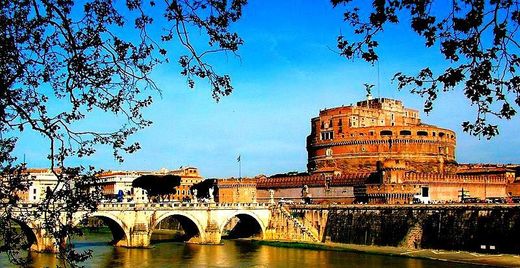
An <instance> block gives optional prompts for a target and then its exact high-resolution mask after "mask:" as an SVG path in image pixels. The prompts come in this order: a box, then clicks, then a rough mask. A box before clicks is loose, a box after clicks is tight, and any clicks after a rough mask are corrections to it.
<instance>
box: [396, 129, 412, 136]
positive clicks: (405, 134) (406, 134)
mask: <svg viewBox="0 0 520 268" xmlns="http://www.w3.org/2000/svg"><path fill="white" fill-rule="evenodd" d="M399 135H403V136H410V135H412V132H411V131H410V130H401V132H399Z"/></svg>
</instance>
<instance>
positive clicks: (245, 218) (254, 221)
mask: <svg viewBox="0 0 520 268" xmlns="http://www.w3.org/2000/svg"><path fill="white" fill-rule="evenodd" d="M235 217H236V218H238V219H239V222H238V224H242V226H238V224H237V226H235V228H236V227H238V228H244V227H246V228H250V227H253V228H255V227H256V229H257V231H258V232H259V233H254V232H256V230H255V229H252V230H251V229H249V230H245V231H246V232H248V231H249V232H250V234H251V235H260V236H261V237H263V236H264V233H265V229H266V225H265V224H264V222H263V221H262V220H260V218H259V217H258V215H256V214H255V213H253V212H251V211H235V212H233V213H232V214H231V215H230V216H228V217H226V218H225V220H224V221H223V222H222V223H221V225H220V226H219V230H220V233H223V232H224V228H225V227H226V225H227V224H228V223H229V222H230V221H231V220H232V219H233V218H235ZM240 222H242V223H240ZM255 225H256V226H255Z"/></svg>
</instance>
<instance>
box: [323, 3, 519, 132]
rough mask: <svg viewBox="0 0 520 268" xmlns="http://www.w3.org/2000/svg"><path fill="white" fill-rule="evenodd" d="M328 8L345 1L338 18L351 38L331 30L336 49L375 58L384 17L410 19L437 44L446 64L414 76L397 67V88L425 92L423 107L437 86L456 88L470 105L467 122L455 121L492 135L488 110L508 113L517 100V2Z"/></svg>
mask: <svg viewBox="0 0 520 268" xmlns="http://www.w3.org/2000/svg"><path fill="white" fill-rule="evenodd" d="M332 3H333V5H334V6H335V7H337V6H340V5H341V6H345V7H346V11H345V13H344V20H345V21H346V22H347V23H349V24H350V26H351V27H352V28H353V31H354V33H355V35H356V36H357V37H359V38H358V39H356V40H353V39H350V37H348V38H347V37H345V36H343V35H340V36H338V48H339V49H340V51H341V55H342V56H345V57H346V58H349V59H351V58H354V57H361V58H362V59H364V60H365V61H367V62H370V63H374V62H375V61H377V60H378V54H377V52H376V48H377V47H378V46H379V43H378V42H377V40H376V36H377V35H378V34H379V33H381V32H382V31H383V30H384V28H385V26H387V24H398V23H403V22H402V21H409V22H410V27H411V29H413V30H414V31H415V32H416V33H417V34H418V35H420V36H422V37H423V38H424V42H425V43H424V44H425V46H426V47H434V48H437V49H439V51H440V53H441V54H442V56H443V57H444V58H445V59H446V63H447V64H446V66H447V67H446V68H445V69H444V70H443V71H442V72H441V73H440V74H438V75H435V74H434V73H433V71H432V70H431V69H430V68H428V67H425V68H423V69H422V70H420V71H419V72H418V74H416V75H409V74H404V73H401V72H399V73H397V74H395V76H394V80H395V81H397V83H398V88H399V89H402V88H410V90H411V92H413V93H416V94H419V95H421V96H423V97H425V105H424V110H425V112H429V111H431V110H432V108H433V103H434V101H435V100H436V98H437V96H438V94H439V93H441V92H446V91H450V90H453V89H455V88H457V89H458V88H460V89H461V90H462V91H463V92H464V95H465V96H466V97H467V98H468V99H469V100H470V101H471V103H472V105H475V106H476V108H477V115H476V119H475V120H474V121H473V122H470V121H466V122H463V124H462V127H463V129H464V131H467V132H469V133H471V134H473V135H476V136H484V137H486V138H488V139H489V138H491V137H493V136H495V135H497V134H498V127H497V125H493V124H492V123H490V121H489V116H490V115H491V116H495V117H497V118H500V119H511V118H512V117H513V116H515V115H516V113H517V110H518V108H519V107H520V77H518V68H519V67H520V59H519V57H518V52H519V48H520V44H519V42H518V41H517V38H516V37H517V35H516V34H517V31H518V28H519V26H520V3H519V2H518V1H512V0H504V1H500V0H489V1H484V0H475V1H467V0H465V1H455V0H452V1H434V0H424V1H410V0H375V1H373V2H372V5H371V6H369V5H368V4H366V2H365V1H352V0H332Z"/></svg>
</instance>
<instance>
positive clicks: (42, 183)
mask: <svg viewBox="0 0 520 268" xmlns="http://www.w3.org/2000/svg"><path fill="white" fill-rule="evenodd" d="M54 172H56V174H61V170H60V169H55V170H54ZM54 172H53V171H52V170H51V169H48V168H28V169H26V170H25V173H26V174H25V175H27V176H28V180H29V182H30V185H29V188H28V189H27V191H23V192H20V193H18V196H19V197H20V200H21V201H22V202H25V203H39V202H41V201H43V200H44V199H45V196H46V193H47V191H51V190H54V189H60V188H61V187H63V185H62V184H61V183H59V182H58V177H57V176H56V175H55V174H54Z"/></svg>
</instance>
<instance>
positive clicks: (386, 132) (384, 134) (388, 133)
mask: <svg viewBox="0 0 520 268" xmlns="http://www.w3.org/2000/svg"><path fill="white" fill-rule="evenodd" d="M379 135H381V136H392V131H391V130H381V132H379Z"/></svg>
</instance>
